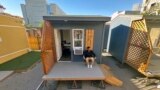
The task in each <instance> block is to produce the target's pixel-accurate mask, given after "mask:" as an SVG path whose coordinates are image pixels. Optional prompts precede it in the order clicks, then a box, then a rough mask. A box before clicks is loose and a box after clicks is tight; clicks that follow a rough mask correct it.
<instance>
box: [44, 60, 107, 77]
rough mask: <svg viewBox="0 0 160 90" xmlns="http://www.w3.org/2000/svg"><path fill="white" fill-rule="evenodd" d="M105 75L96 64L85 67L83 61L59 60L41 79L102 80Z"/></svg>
mask: <svg viewBox="0 0 160 90" xmlns="http://www.w3.org/2000/svg"><path fill="white" fill-rule="evenodd" d="M104 79H105V75H104V74H103V72H102V71H101V69H100V67H99V66H98V65H97V64H94V66H93V68H87V66H86V65H85V64H84V63H83V62H59V63H56V64H55V66H54V67H53V68H52V69H51V71H50V72H49V73H48V74H47V75H44V76H43V80H104Z"/></svg>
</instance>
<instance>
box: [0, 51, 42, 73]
mask: <svg viewBox="0 0 160 90" xmlns="http://www.w3.org/2000/svg"><path fill="white" fill-rule="evenodd" d="M39 60H40V52H34V51H32V52H29V53H26V54H24V55H22V56H19V57H17V58H15V59H12V60H11V61H8V62H6V63H3V64H0V70H1V71H5V70H27V69H28V68H29V67H31V66H32V65H33V64H34V63H36V62H37V61H39Z"/></svg>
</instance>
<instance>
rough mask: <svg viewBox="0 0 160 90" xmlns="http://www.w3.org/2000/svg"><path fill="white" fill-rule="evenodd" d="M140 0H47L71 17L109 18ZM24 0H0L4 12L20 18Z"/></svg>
mask: <svg viewBox="0 0 160 90" xmlns="http://www.w3.org/2000/svg"><path fill="white" fill-rule="evenodd" d="M141 2H142V0H48V3H56V4H57V5H59V7H60V8H61V9H62V10H63V11H64V12H66V13H67V14H71V15H104V16H111V15H112V14H113V13H114V12H116V11H123V10H131V9H132V6H133V4H135V3H141ZM24 3H25V0H0V4H2V5H3V6H4V7H5V8H6V10H5V11H6V12H8V13H11V14H13V15H18V16H22V12H21V7H20V4H24Z"/></svg>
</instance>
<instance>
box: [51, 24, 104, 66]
mask: <svg viewBox="0 0 160 90" xmlns="http://www.w3.org/2000/svg"><path fill="white" fill-rule="evenodd" d="M52 24H53V25H54V27H55V28H56V29H70V30H71V29H76V28H80V29H84V30H86V29H88V28H92V29H94V30H95V32H94V33H95V35H94V48H93V51H94V52H95V54H96V57H97V59H96V61H97V62H98V63H99V62H100V59H101V46H102V42H103V41H102V36H103V29H104V28H103V25H104V23H103V22H66V23H52ZM72 51H73V50H72ZM72 56H73V57H72V60H76V61H81V60H82V58H79V57H80V56H76V55H72Z"/></svg>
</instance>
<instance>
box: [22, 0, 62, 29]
mask: <svg viewBox="0 0 160 90" xmlns="http://www.w3.org/2000/svg"><path fill="white" fill-rule="evenodd" d="M21 9H22V13H23V17H24V21H25V25H27V26H28V27H39V26H40V24H41V23H42V21H43V16H47V15H65V13H64V12H63V10H62V9H60V8H59V7H58V5H56V4H47V0H25V4H21Z"/></svg>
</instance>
